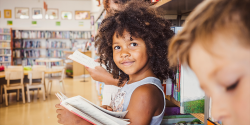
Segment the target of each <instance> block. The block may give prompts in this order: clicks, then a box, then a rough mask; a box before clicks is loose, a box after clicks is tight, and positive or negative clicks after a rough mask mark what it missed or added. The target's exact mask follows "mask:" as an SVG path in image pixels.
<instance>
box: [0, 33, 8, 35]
mask: <svg viewBox="0 0 250 125" xmlns="http://www.w3.org/2000/svg"><path fill="white" fill-rule="evenodd" d="M0 35H10V33H0Z"/></svg>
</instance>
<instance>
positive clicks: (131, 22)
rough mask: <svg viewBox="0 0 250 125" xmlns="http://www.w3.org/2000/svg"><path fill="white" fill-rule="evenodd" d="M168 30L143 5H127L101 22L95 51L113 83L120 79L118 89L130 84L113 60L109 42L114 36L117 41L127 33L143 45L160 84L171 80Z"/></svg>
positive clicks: (143, 3)
mask: <svg viewBox="0 0 250 125" xmlns="http://www.w3.org/2000/svg"><path fill="white" fill-rule="evenodd" d="M170 26H171V24H170V22H169V21H167V20H166V19H164V18H163V17H162V16H161V15H160V14H159V13H158V12H157V11H156V10H155V9H154V8H152V7H150V5H149V4H148V3H146V2H143V1H130V2H128V3H127V4H125V7H124V8H123V9H122V10H120V11H117V12H115V13H112V14H110V15H109V16H107V17H106V18H105V19H104V20H103V21H102V23H101V25H100V28H99V33H98V39H97V40H96V44H95V46H96V47H98V53H99V54H100V62H101V63H103V64H105V65H106V67H107V70H108V72H109V73H111V74H112V75H113V77H114V78H115V79H119V83H118V86H120V85H122V84H123V81H124V80H129V77H128V75H127V74H125V73H124V72H123V71H121V70H120V69H119V68H118V67H117V65H116V64H115V62H114V60H113V49H112V42H113V35H114V34H115V33H116V34H117V35H118V37H120V36H123V33H124V31H127V32H128V33H130V35H131V37H132V36H133V37H136V38H141V39H142V40H143V41H145V44H146V48H147V54H148V57H149V59H148V61H150V67H151V68H152V71H153V73H154V74H155V75H156V76H157V77H158V78H159V79H160V80H163V79H167V78H171V79H172V80H174V78H173V77H174V75H173V72H172V70H171V69H170V67H169V62H168V59H167V55H168V41H169V39H170V38H171V37H172V36H173V35H174V32H173V31H172V30H171V29H170Z"/></svg>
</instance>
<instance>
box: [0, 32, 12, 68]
mask: <svg viewBox="0 0 250 125" xmlns="http://www.w3.org/2000/svg"><path fill="white" fill-rule="evenodd" d="M11 31H12V29H11V28H0V65H4V66H9V65H11V63H12V56H11V54H12V48H11V44H12V32H11Z"/></svg>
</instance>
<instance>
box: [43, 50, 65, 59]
mask: <svg viewBox="0 0 250 125" xmlns="http://www.w3.org/2000/svg"><path fill="white" fill-rule="evenodd" d="M46 56H47V57H55V58H56V57H57V58H58V57H64V56H65V54H64V52H63V50H47V55H46Z"/></svg>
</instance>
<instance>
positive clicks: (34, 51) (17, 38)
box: [12, 29, 91, 65]
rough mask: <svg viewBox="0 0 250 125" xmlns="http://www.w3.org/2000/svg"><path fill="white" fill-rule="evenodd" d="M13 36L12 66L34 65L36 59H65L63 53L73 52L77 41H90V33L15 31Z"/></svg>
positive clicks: (42, 30)
mask: <svg viewBox="0 0 250 125" xmlns="http://www.w3.org/2000/svg"><path fill="white" fill-rule="evenodd" d="M12 32H13V33H14V35H13V37H14V38H13V45H12V47H13V62H14V65H21V64H23V61H24V63H27V64H24V65H32V64H36V61H35V60H36V59H38V58H60V59H63V60H64V59H65V58H66V57H65V54H64V51H65V50H67V51H74V48H76V47H75V46H77V44H76V43H77V42H78V41H85V42H88V41H90V38H91V32H90V31H74V30H44V29H41V30H39V29H34V30H32V29H15V30H13V31H12Z"/></svg>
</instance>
